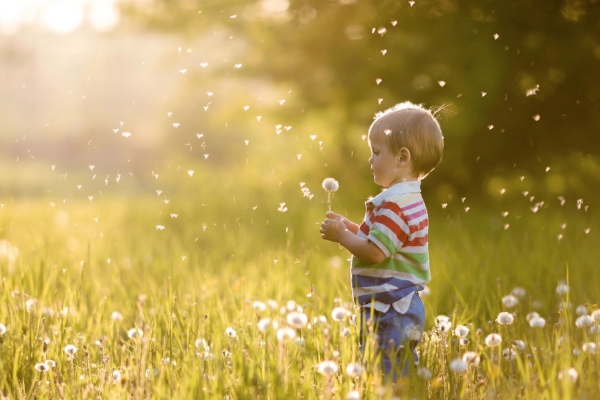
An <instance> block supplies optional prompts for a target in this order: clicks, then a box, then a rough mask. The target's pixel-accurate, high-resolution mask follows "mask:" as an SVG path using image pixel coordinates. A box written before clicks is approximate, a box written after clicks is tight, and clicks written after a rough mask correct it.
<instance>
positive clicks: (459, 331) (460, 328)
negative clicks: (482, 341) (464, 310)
mask: <svg viewBox="0 0 600 400" xmlns="http://www.w3.org/2000/svg"><path fill="white" fill-rule="evenodd" d="M454 334H455V335H456V336H458V337H461V338H464V337H465V336H467V335H468V334H469V328H467V327H466V326H464V325H456V328H454Z"/></svg>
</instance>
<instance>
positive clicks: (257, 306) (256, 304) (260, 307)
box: [252, 300, 267, 313]
mask: <svg viewBox="0 0 600 400" xmlns="http://www.w3.org/2000/svg"><path fill="white" fill-rule="evenodd" d="M252 308H253V309H254V311H256V312H257V313H261V312H264V311H265V310H266V309H267V305H266V304H265V303H263V302H262V301H258V300H255V301H253V302H252Z"/></svg>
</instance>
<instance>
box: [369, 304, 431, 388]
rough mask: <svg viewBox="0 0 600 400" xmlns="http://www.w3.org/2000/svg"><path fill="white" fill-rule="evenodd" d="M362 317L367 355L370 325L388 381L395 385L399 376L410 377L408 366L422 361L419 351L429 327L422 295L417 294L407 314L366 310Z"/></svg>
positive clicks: (391, 309) (392, 308) (391, 308)
mask: <svg viewBox="0 0 600 400" xmlns="http://www.w3.org/2000/svg"><path fill="white" fill-rule="evenodd" d="M361 317H362V320H361V324H360V342H361V347H362V349H363V351H364V349H365V344H366V340H367V338H368V329H369V328H367V326H369V325H370V326H371V327H372V329H373V332H374V333H375V335H376V338H377V346H378V352H379V353H380V355H381V368H382V370H383V374H384V376H385V377H386V378H388V379H389V378H390V377H391V379H392V381H394V382H395V381H396V378H397V377H398V376H406V375H407V374H408V366H409V364H408V363H409V362H413V363H414V364H416V363H417V362H418V361H419V356H418V355H417V350H416V347H417V344H418V343H419V341H420V339H421V335H422V334H423V329H424V327H425V307H424V306H423V301H422V300H421V297H420V296H419V294H418V293H415V294H414V296H413V298H412V300H411V303H410V306H409V307H408V310H407V311H406V313H404V314H400V313H399V312H398V311H396V310H395V309H394V307H393V306H391V307H390V309H389V310H388V311H387V312H385V313H382V312H379V311H377V310H375V309H371V308H370V307H363V308H362V311H361Z"/></svg>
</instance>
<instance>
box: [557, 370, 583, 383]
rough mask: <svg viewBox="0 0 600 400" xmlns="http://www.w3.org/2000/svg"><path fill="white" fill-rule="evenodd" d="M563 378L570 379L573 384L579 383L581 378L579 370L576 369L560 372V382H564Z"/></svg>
mask: <svg viewBox="0 0 600 400" xmlns="http://www.w3.org/2000/svg"><path fill="white" fill-rule="evenodd" d="M563 377H568V379H569V380H570V381H571V383H575V382H577V379H578V378H579V373H578V372H577V370H576V369H575V368H569V369H568V370H566V371H560V372H559V373H558V379H559V380H562V379H563Z"/></svg>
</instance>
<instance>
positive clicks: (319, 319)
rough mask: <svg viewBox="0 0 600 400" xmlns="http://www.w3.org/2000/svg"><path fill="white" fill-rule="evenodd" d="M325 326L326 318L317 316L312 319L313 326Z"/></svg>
mask: <svg viewBox="0 0 600 400" xmlns="http://www.w3.org/2000/svg"><path fill="white" fill-rule="evenodd" d="M325 324H327V317H326V316H324V315H319V316H318V317H314V318H313V325H315V326H323V325H325Z"/></svg>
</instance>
